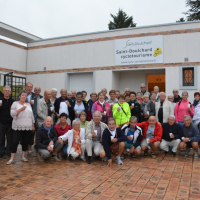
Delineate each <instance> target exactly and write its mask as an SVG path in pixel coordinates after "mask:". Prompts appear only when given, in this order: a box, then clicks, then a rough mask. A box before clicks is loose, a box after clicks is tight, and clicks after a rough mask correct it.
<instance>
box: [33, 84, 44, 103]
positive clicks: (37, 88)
mask: <svg viewBox="0 0 200 200" xmlns="http://www.w3.org/2000/svg"><path fill="white" fill-rule="evenodd" d="M34 92H35V95H36V96H37V98H36V99H37V102H38V101H39V100H40V99H41V98H43V96H42V95H40V92H41V88H40V87H35V89H34Z"/></svg>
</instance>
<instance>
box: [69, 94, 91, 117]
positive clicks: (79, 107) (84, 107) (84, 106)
mask: <svg viewBox="0 0 200 200" xmlns="http://www.w3.org/2000/svg"><path fill="white" fill-rule="evenodd" d="M72 108H73V109H74V112H75V119H79V114H80V113H81V112H83V111H84V112H85V113H86V114H87V120H89V117H88V112H89V110H90V109H89V104H88V103H86V102H85V101H84V100H83V93H82V92H77V93H76V101H74V102H72ZM89 115H90V113H89Z"/></svg>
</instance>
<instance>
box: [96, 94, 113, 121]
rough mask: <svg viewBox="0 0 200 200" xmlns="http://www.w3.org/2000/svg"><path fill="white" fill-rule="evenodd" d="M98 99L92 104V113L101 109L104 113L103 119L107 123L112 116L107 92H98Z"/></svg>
mask: <svg viewBox="0 0 200 200" xmlns="http://www.w3.org/2000/svg"><path fill="white" fill-rule="evenodd" d="M98 99H99V100H98V101H97V102H95V103H94V104H93V106H92V115H93V114H94V112H95V111H99V112H101V114H102V119H101V121H102V122H104V123H106V124H107V121H108V119H109V118H110V117H111V107H110V104H109V103H108V102H106V101H105V94H104V93H103V92H99V93H98Z"/></svg>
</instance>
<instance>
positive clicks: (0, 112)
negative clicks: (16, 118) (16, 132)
mask: <svg viewBox="0 0 200 200" xmlns="http://www.w3.org/2000/svg"><path fill="white" fill-rule="evenodd" d="M13 102H14V100H13V99H11V98H9V99H5V98H4V97H3V98H2V105H1V106H0V123H1V124H12V120H13V118H12V117H11V115H10V108H11V106H12V104H13Z"/></svg>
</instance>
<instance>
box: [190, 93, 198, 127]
mask: <svg viewBox="0 0 200 200" xmlns="http://www.w3.org/2000/svg"><path fill="white" fill-rule="evenodd" d="M193 107H194V116H193V119H192V121H193V123H194V124H195V125H198V124H199V122H200V93H199V92H195V93H194V102H193Z"/></svg>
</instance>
